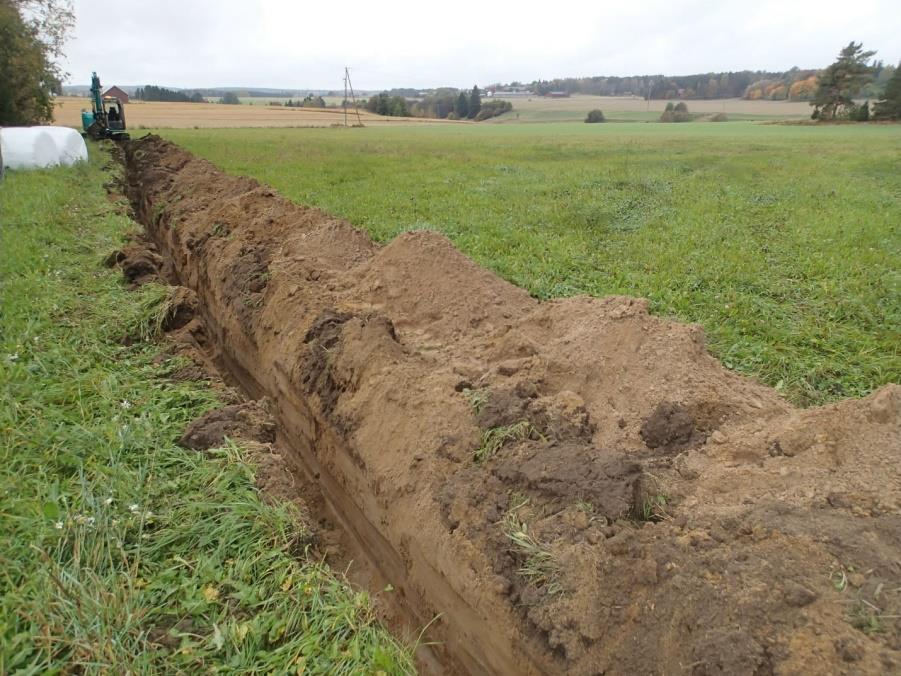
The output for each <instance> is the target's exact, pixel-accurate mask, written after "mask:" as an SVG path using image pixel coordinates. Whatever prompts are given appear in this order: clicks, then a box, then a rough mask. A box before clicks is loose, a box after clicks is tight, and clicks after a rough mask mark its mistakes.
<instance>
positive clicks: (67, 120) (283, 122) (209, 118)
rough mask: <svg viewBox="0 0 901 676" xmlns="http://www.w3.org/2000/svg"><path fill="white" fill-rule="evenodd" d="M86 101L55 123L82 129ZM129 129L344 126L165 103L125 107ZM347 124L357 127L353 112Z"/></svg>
mask: <svg viewBox="0 0 901 676" xmlns="http://www.w3.org/2000/svg"><path fill="white" fill-rule="evenodd" d="M90 108H91V102H90V99H87V98H78V97H68V96H61V97H59V98H58V99H57V102H56V111H55V123H56V124H58V125H63V126H67V127H77V128H80V127H81V111H82V110H83V109H84V110H90ZM360 119H361V121H362V123H363V124H365V125H367V126H386V125H387V126H396V125H403V124H408V125H409V124H466V123H460V122H450V121H448V120H429V119H423V118H412V117H383V116H381V115H374V114H372V113H369V112H366V111H363V110H361V111H360ZM125 121H126V123H127V125H128V128H129V129H140V128H147V129H162V128H170V129H191V128H193V127H198V128H207V129H209V128H225V127H331V126H334V125H343V124H344V113H343V111H341V110H336V109H328V108H325V109H323V108H284V107H281V106H257V105H253V106H251V105H223V104H219V103H163V102H147V101H133V102H131V103H129V104H127V105H126V106H125ZM347 121H348V124H355V123H356V122H357V116H356V114H355V113H354V112H353V111H349V112H348V115H347Z"/></svg>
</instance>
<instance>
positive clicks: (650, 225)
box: [163, 122, 901, 405]
mask: <svg viewBox="0 0 901 676" xmlns="http://www.w3.org/2000/svg"><path fill="white" fill-rule="evenodd" d="M163 134H164V135H165V136H167V137H168V138H170V139H172V140H173V141H176V142H178V143H181V144H183V145H184V146H186V147H187V148H189V149H190V150H192V151H194V152H196V153H198V154H200V155H202V156H205V157H207V158H209V159H210V160H212V161H213V162H215V163H216V164H218V165H219V166H221V167H223V168H224V169H226V170H227V171H229V172H232V173H235V174H248V175H251V176H255V177H256V178H258V179H260V180H261V181H263V182H265V183H268V184H270V185H272V186H274V187H275V188H277V189H278V190H279V191H280V192H282V193H283V194H284V195H286V196H287V197H289V198H291V199H293V200H296V201H297V202H301V203H304V204H311V205H315V206H318V207H321V208H323V209H325V210H327V211H330V212H332V213H335V214H338V215H341V216H344V217H346V218H348V219H349V220H350V221H351V222H352V223H354V224H356V225H358V226H360V227H363V228H365V229H367V230H368V231H369V232H370V233H371V234H372V235H373V236H374V237H375V238H376V239H378V240H380V241H387V240H389V239H391V238H392V237H393V236H395V235H396V234H398V233H399V232H402V231H404V230H410V229H418V228H429V229H434V230H438V231H441V232H443V233H445V234H447V235H448V236H449V237H450V238H451V239H452V240H453V241H454V242H455V243H456V244H457V245H458V246H459V247H460V248H461V249H462V250H463V251H464V252H466V253H467V254H469V255H470V256H472V257H473V258H474V259H476V260H477V261H479V262H480V263H482V264H484V265H486V266H487V267H490V268H492V269H494V270H495V271H497V272H498V273H499V274H500V275H502V276H503V277H505V278H506V279H508V280H510V281H512V282H514V283H516V284H519V285H521V286H523V287H525V288H527V289H528V290H529V291H530V292H531V293H533V294H534V295H536V296H538V297H540V298H550V297H557V296H569V295H573V294H581V293H587V294H592V295H598V296H602V295H606V294H631V295H635V296H645V297H647V298H650V299H651V301H652V307H653V310H654V312H656V313H658V314H660V315H665V316H671V317H676V318H679V319H681V320H684V321H693V322H700V323H701V324H702V325H703V326H704V327H705V329H706V330H707V334H708V337H709V341H710V344H711V349H712V351H713V352H714V354H716V355H717V356H718V357H719V358H720V359H722V361H723V362H724V363H725V364H726V365H727V366H729V367H730V368H734V369H736V370H738V371H741V372H743V373H747V374H751V375H754V376H757V377H758V378H760V379H761V380H763V381H764V382H766V383H769V384H770V385H772V386H775V387H777V388H779V389H780V390H782V391H783V392H784V393H785V394H786V396H788V397H789V398H790V399H791V400H793V401H794V402H796V403H800V404H803V405H811V404H819V403H823V402H827V401H831V400H835V399H838V398H842V397H848V396H860V395H864V394H866V393H868V392H870V391H872V390H873V389H874V388H876V387H877V386H879V385H881V384H883V383H887V382H898V381H899V380H901V357H899V345H901V341H899V327H901V289H899V269H901V265H899V263H901V259H899V252H901V127H899V126H897V125H893V126H887V125H866V126H828V127H812V126H784V125H760V124H752V123H748V122H730V123H720V124H714V123H700V122H697V123H691V124H675V125H674V124H670V125H665V124H642V123H631V124H630V123H621V124H600V125H586V124H542V125H538V124H532V125H526V124H523V125H515V124H508V125H486V124H482V125H448V126H444V127H440V128H413V127H408V128H378V129H376V128H370V129H354V130H344V129H321V130H319V129H304V130H275V129H269V130H264V129H253V130H251V129H244V130H166V131H165V132H163Z"/></svg>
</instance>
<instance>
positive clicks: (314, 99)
mask: <svg viewBox="0 0 901 676" xmlns="http://www.w3.org/2000/svg"><path fill="white" fill-rule="evenodd" d="M269 105H276V106H280V105H284V106H285V107H286V108H325V107H326V105H325V99H324V98H322V97H321V96H313V95H312V94H307V95H306V96H305V97H304V98H303V100H301V99H297V100H294V99H288V100H287V101H285V103H284V104H281V103H278V102H275V101H273V102H271V103H270V104H269Z"/></svg>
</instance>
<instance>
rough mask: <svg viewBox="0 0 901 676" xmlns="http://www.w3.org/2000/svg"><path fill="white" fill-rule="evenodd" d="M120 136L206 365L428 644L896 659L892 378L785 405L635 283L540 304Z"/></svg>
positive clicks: (585, 669) (452, 253) (636, 660)
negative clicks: (856, 395) (859, 395)
mask: <svg viewBox="0 0 901 676" xmlns="http://www.w3.org/2000/svg"><path fill="white" fill-rule="evenodd" d="M126 159H127V169H128V182H129V188H128V190H129V196H130V198H131V199H132V203H133V204H134V206H135V211H136V213H137V216H138V218H139V219H140V220H141V221H142V222H143V223H144V224H145V226H146V228H147V232H148V235H149V236H150V238H151V239H152V240H153V241H154V242H155V243H156V245H157V247H158V249H159V253H160V254H161V255H162V257H163V258H165V259H166V261H167V263H171V265H172V266H173V268H174V274H175V275H176V276H177V278H178V280H179V281H180V283H181V284H183V285H184V286H186V287H189V288H190V289H192V290H193V291H194V292H196V294H197V301H198V305H199V312H200V314H201V315H202V317H203V319H204V320H205V323H206V326H207V331H208V333H209V340H210V341H211V342H212V343H214V344H215V348H216V354H217V357H218V363H219V364H220V366H221V367H223V368H225V369H226V370H227V372H228V373H229V374H230V376H231V377H233V378H235V379H237V380H238V381H239V382H240V383H241V385H242V386H243V387H244V389H245V390H246V391H247V392H248V393H250V394H251V395H252V396H254V397H264V396H265V397H268V398H269V399H271V402H272V405H271V408H272V410H273V412H274V416H275V419H276V422H277V437H278V443H279V445H280V447H281V448H283V449H286V453H290V454H293V456H292V457H293V458H294V459H295V460H297V461H298V462H299V464H300V465H302V466H303V467H305V468H306V470H307V472H308V473H309V475H310V476H313V477H315V478H316V480H317V483H318V484H319V487H320V488H321V489H322V492H323V494H324V496H325V499H326V501H327V502H328V503H330V504H331V505H332V507H333V508H334V509H335V511H336V512H337V514H338V518H339V519H340V521H341V523H342V526H343V528H344V529H346V531H347V532H349V533H351V534H352V535H353V538H354V539H355V540H356V541H357V543H358V545H359V546H360V547H362V548H363V549H364V550H365V551H366V553H367V554H368V556H369V557H370V558H371V559H372V561H374V562H375V564H376V565H377V566H378V568H379V570H380V572H381V573H382V575H383V576H384V579H386V580H389V581H390V582H391V583H392V584H393V585H394V586H395V587H396V588H397V591H396V594H397V597H398V599H399V602H400V604H401V605H402V606H403V607H404V609H405V612H406V613H407V614H408V616H409V617H410V618H412V619H413V621H414V622H419V623H421V624H425V623H426V622H428V621H429V620H431V619H432V618H433V617H434V616H436V615H439V614H440V618H439V619H438V620H437V622H435V623H434V624H433V625H432V627H431V628H430V629H429V632H428V634H427V639H430V640H435V641H439V642H440V645H439V647H438V649H437V653H438V657H439V659H440V660H441V662H442V663H443V665H444V668H447V669H456V670H459V671H469V672H472V673H484V672H498V673H517V674H522V673H541V672H547V673H557V672H561V671H564V670H566V671H569V672H571V673H575V674H600V673H683V672H691V673H696V674H717V673H729V674H734V673H749V674H750V673H753V674H758V673H759V674H768V673H776V672H778V673H802V672H803V673H849V674H850V673H861V672H867V673H880V672H891V671H897V670H899V669H901V623H899V619H898V618H899V615H901V598H899V597H901V515H899V507H901V481H899V471H898V468H899V461H901V387H899V386H897V385H889V386H886V387H883V388H882V389H880V390H879V391H878V392H876V393H874V394H873V395H871V396H869V397H867V398H866V399H863V400H853V401H845V402H842V403H840V404H837V405H833V406H827V407H823V408H819V409H811V410H798V409H795V408H793V407H791V406H790V405H789V404H787V403H786V402H785V401H784V400H783V399H781V398H780V397H779V395H778V394H777V393H776V392H775V391H773V390H771V389H769V388H767V387H764V386H762V385H760V384H758V383H756V382H754V381H752V380H750V379H747V378H743V377H740V376H738V375H736V374H734V373H731V372H730V371H727V370H726V369H725V368H723V366H722V365H721V364H720V363H719V362H718V361H717V360H716V359H714V358H713V357H711V356H710V355H709V354H708V353H707V351H706V349H705V344H704V334H703V331H702V330H701V329H700V328H699V327H697V326H691V325H685V324H678V323H675V322H671V321H667V320H664V319H660V318H657V317H653V316H650V315H649V314H648V312H647V306H646V303H645V301H643V300H639V299H634V298H625V297H610V298H602V299H595V298H587V297H578V298H569V299H565V300H557V301H551V302H542V303H539V302H538V301H536V300H535V299H533V298H531V297H529V296H528V295H527V294H526V292H524V291H523V290H521V289H519V288H516V287H514V286H512V285H510V284H508V283H506V282H504V281H503V280H501V279H499V278H498V277H496V276H495V275H493V274H492V273H490V272H488V271H486V270H484V269H482V268H480V267H478V266H477V265H475V264H474V263H473V262H472V261H470V260H469V259H468V258H466V257H465V256H463V255H462V254H461V253H460V252H458V251H457V250H456V249H455V248H454V247H453V246H452V245H451V244H450V243H449V242H448V241H447V240H446V239H445V238H443V237H441V236H440V235H437V234H434V233H426V232H418V233H413V234H407V235H403V236H400V237H398V238H397V239H395V240H394V241H393V242H391V243H390V244H389V245H387V246H385V247H383V248H380V247H378V246H376V245H375V244H373V243H372V242H371V241H370V239H369V238H368V237H367V236H366V235H365V234H364V233H362V232H360V231H358V230H355V229H354V228H353V227H352V226H351V225H350V224H348V223H346V222H344V221H342V220H339V219H337V218H334V217H331V216H329V215H327V214H324V213H322V212H320V211H317V210H315V209H308V208H303V207H300V206H297V205H294V204H292V203H290V202H288V201H287V200H285V199H283V198H281V197H280V196H278V195H277V194H275V193H274V192H273V191H272V190H271V189H269V188H266V187H265V186H262V185H260V184H259V183H257V182H255V181H253V180H250V179H247V178H236V177H231V176H227V175H225V174H223V173H221V172H219V171H218V170H216V169H215V168H214V167H213V166H212V165H211V164H209V163H208V162H206V161H203V160H199V159H197V158H195V157H193V156H192V155H191V154H189V153H187V152H186V151H184V150H182V149H180V148H178V147H177V146H175V145H173V144H170V143H168V142H166V141H163V140H162V139H160V138H158V137H153V136H149V137H145V138H143V139H141V140H139V141H134V142H132V143H131V144H130V145H128V146H127V148H126ZM138 272H140V271H138ZM138 272H136V274H138ZM141 274H144V273H141Z"/></svg>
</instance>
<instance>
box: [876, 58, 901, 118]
mask: <svg viewBox="0 0 901 676" xmlns="http://www.w3.org/2000/svg"><path fill="white" fill-rule="evenodd" d="M873 119H874V120H901V63H899V64H898V67H897V68H895V72H894V74H893V75H892V77H891V79H890V80H889V81H888V82H887V83H886V85H885V92H884V93H883V94H882V98H880V99H879V100H878V101H877V102H876V105H875V106H873Z"/></svg>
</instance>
